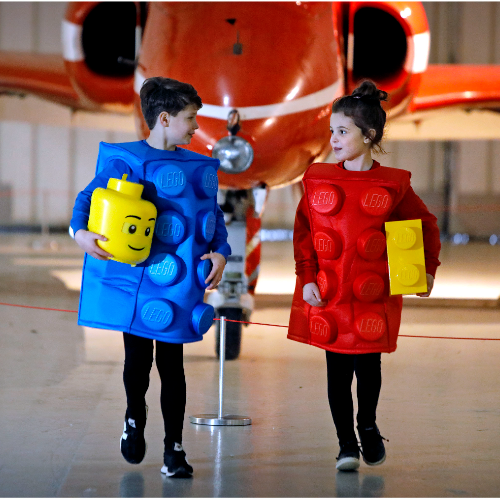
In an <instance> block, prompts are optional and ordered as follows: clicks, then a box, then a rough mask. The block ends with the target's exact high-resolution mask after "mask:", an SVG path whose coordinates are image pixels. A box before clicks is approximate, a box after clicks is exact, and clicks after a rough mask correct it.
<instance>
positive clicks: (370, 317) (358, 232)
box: [288, 161, 441, 354]
mask: <svg viewBox="0 0 500 500" xmlns="http://www.w3.org/2000/svg"><path fill="white" fill-rule="evenodd" d="M410 176H411V174H410V172H408V171H406V170H400V169H396V168H388V167H382V166H380V164H379V163H378V162H376V161H374V162H373V166H372V168H371V169H370V170H367V171H363V172H355V171H349V170H344V168H343V166H342V164H329V163H316V164H313V165H311V166H310V167H309V168H308V170H307V171H306V173H305V175H304V179H303V183H304V188H305V194H304V197H303V198H302V200H301V202H300V204H299V206H298V208H297V215H296V219H295V228H294V236H293V244H294V254H295V263H296V274H297V282H296V286H295V293H294V296H293V303H292V310H291V315H290V326H289V329H288V338H290V339H292V340H296V341H298V342H303V343H306V344H311V345H314V346H317V347H320V348H322V349H326V350H328V351H333V352H338V353H344V354H364V353H372V352H393V351H394V350H395V349H396V342H397V337H398V332H399V326H400V322H401V308H402V297H401V296H400V295H396V296H390V295H389V276H388V267H387V253H386V242H385V234H384V229H383V228H384V222H386V221H390V220H411V219H422V230H423V235H424V249H425V261H426V272H427V273H429V274H431V275H432V276H434V275H435V273H436V269H437V266H438V265H439V260H438V256H439V250H440V248H441V244H440V241H439V230H438V228H437V225H436V220H437V219H436V217H434V215H432V214H431V213H430V212H429V211H428V210H427V207H426V206H425V205H424V203H423V202H422V200H421V199H420V198H419V197H418V196H417V195H416V194H415V192H414V191H413V189H412V188H411V186H410ZM311 282H315V283H317V284H318V287H319V289H320V292H321V297H322V299H323V300H324V301H328V304H327V305H326V306H325V307H311V306H310V305H309V304H307V303H306V302H305V301H304V300H303V298H302V288H303V286H304V285H306V284H307V283H311Z"/></svg>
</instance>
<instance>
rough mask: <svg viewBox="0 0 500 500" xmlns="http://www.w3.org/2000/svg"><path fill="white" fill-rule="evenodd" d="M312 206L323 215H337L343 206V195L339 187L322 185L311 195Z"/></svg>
mask: <svg viewBox="0 0 500 500" xmlns="http://www.w3.org/2000/svg"><path fill="white" fill-rule="evenodd" d="M311 206H312V207H313V209H314V210H316V212H318V213H320V214H323V215H335V214H336V213H337V212H338V211H339V210H340V208H341V206H342V194H341V192H340V189H339V188H338V187H337V186H332V185H331V184H322V185H321V186H318V187H317V188H316V189H315V190H314V191H313V193H312V195H311Z"/></svg>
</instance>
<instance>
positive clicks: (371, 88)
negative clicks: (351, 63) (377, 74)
mask: <svg viewBox="0 0 500 500" xmlns="http://www.w3.org/2000/svg"><path fill="white" fill-rule="evenodd" d="M387 96H388V94H387V92H385V91H384V90H380V89H378V88H377V86H376V85H375V84H374V83H373V82H371V81H369V80H365V81H364V82H363V83H362V84H361V85H360V86H359V87H358V88H356V89H354V90H353V92H352V94H351V97H355V98H357V99H360V98H362V97H363V98H364V99H365V100H374V101H375V100H376V101H378V102H380V101H387Z"/></svg>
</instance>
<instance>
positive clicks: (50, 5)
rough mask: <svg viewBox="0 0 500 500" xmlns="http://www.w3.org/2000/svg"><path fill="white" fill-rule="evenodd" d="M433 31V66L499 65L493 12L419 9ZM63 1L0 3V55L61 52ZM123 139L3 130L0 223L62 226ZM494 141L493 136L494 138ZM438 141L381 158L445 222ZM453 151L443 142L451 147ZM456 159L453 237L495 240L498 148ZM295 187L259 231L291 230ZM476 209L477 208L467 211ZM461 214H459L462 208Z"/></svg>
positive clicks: (274, 198)
mask: <svg viewBox="0 0 500 500" xmlns="http://www.w3.org/2000/svg"><path fill="white" fill-rule="evenodd" d="M424 6H425V9H426V12H427V14H428V18H429V24H430V27H431V59H430V61H431V63H446V62H451V61H454V62H457V63H476V64H478V63H486V64H491V63H496V64H500V5H499V4H498V3H496V2H428V3H424ZM65 9H66V3H65V2H0V50H17V51H32V52H38V53H57V52H61V42H60V31H61V29H60V25H61V20H62V18H63V16H64V12H65ZM134 139H135V136H134V134H130V133H124V132H113V131H102V130H88V129H80V128H68V127H56V126H48V125H40V124H32V123H26V122H23V117H22V116H20V117H19V121H9V122H2V123H0V224H40V223H45V224H51V225H65V224H67V223H68V221H69V218H70V214H71V208H72V204H73V201H74V198H75V196H76V193H77V192H78V191H79V190H80V189H82V187H84V186H85V185H86V183H88V182H89V180H90V179H91V178H92V177H93V172H94V166H95V159H96V156H97V148H98V143H99V141H101V140H105V141H109V142H121V141H128V140H134ZM499 139H500V137H499ZM445 147H447V146H446V145H445V143H442V142H386V144H385V149H386V151H387V152H388V154H387V155H384V156H383V157H382V158H381V160H382V162H383V163H384V164H386V165H388V166H395V167H400V168H405V169H408V170H410V171H411V172H412V173H413V178H412V181H413V186H414V187H415V189H416V191H417V192H418V193H419V194H420V195H421V196H422V198H423V199H424V200H425V201H426V202H427V203H428V204H429V205H430V206H432V207H433V209H434V210H435V212H436V213H437V214H438V215H440V217H441V218H442V202H443V186H444V175H443V172H444V168H443V165H444V161H445V160H444V156H445V155H444V150H445ZM448 147H450V145H448ZM451 151H452V153H453V155H452V157H453V161H452V168H453V176H452V203H453V206H454V213H453V215H452V217H451V221H450V223H451V224H450V232H452V233H454V232H467V233H469V234H471V235H474V236H489V235H490V234H492V233H496V234H500V224H499V223H498V222H497V221H498V220H499V219H500V217H499V211H500V141H477V140H475V141H461V142H456V143H452V144H451ZM297 201H298V197H297V195H296V193H294V190H293V188H292V187H288V188H284V189H281V190H275V191H273V192H272V193H271V195H270V197H269V200H268V204H267V210H266V212H265V215H264V219H263V224H264V227H292V226H293V216H294V212H295V207H296V204H297ZM470 205H474V207H475V208H472V209H467V206H470ZM464 207H465V208H464Z"/></svg>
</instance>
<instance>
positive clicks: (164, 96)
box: [140, 76, 203, 130]
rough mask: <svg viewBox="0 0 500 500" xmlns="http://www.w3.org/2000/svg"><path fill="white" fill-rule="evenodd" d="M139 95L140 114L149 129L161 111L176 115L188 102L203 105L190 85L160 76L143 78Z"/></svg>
mask: <svg viewBox="0 0 500 500" xmlns="http://www.w3.org/2000/svg"><path fill="white" fill-rule="evenodd" d="M140 97H141V109H142V114H143V115H144V119H145V120H146V123H147V125H148V127H149V130H151V129H152V128H154V126H155V125H156V120H157V119H158V115H159V114H160V113H161V112H162V111H166V112H167V113H170V114H171V115H172V116H177V114H178V113H179V111H182V110H183V109H184V108H185V107H186V106H189V105H190V104H194V105H195V106H196V107H197V108H198V109H200V108H201V107H202V106H203V104H202V103H201V99H200V96H199V95H198V92H196V90H195V88H194V87H193V86H192V85H190V84H189V83H184V82H179V81H177V80H173V79H172V78H163V77H161V76H154V77H152V78H148V79H147V80H145V81H144V83H143V84H142V87H141V92H140Z"/></svg>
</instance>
